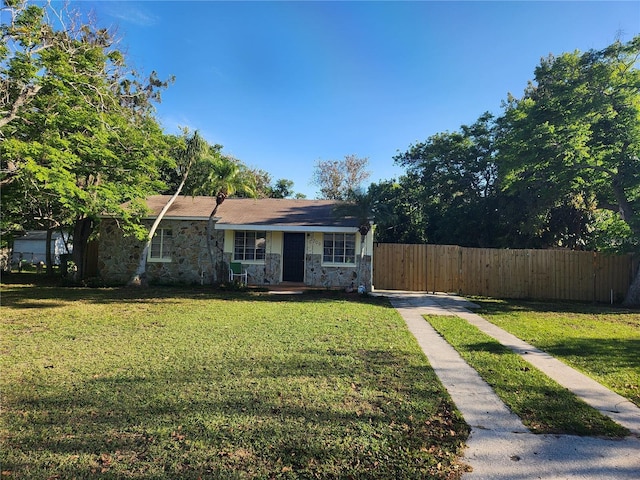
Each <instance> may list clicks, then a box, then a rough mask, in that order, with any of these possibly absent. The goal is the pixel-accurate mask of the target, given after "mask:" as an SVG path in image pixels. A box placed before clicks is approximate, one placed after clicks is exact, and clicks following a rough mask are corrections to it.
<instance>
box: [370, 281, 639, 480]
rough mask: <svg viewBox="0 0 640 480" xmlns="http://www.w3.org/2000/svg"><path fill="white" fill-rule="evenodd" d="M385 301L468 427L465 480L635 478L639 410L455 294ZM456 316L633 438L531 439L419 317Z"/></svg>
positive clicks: (393, 294) (393, 295)
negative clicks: (488, 318) (404, 325)
mask: <svg viewBox="0 0 640 480" xmlns="http://www.w3.org/2000/svg"><path fill="white" fill-rule="evenodd" d="M374 294H375V295H380V296H385V297H388V298H389V300H390V301H391V304H392V305H393V307H394V308H396V309H397V310H398V312H399V313H400V315H401V316H402V317H403V318H404V320H405V321H406V322H407V325H408V328H409V330H410V331H411V333H413V335H414V336H415V337H416V339H417V340H418V343H419V345H420V347H421V348H422V350H423V351H424V353H425V354H426V355H427V358H428V359H429V362H430V363H431V366H432V367H433V369H434V370H435V372H436V374H437V375H438V377H439V378H440V380H441V381H442V383H443V384H444V386H445V387H446V389H447V390H448V392H449V394H450V395H451V398H452V399H453V401H454V403H455V404H456V406H457V407H458V409H459V410H460V412H461V413H462V415H463V417H464V419H465V420H466V422H467V423H468V424H469V425H470V426H471V435H470V437H469V440H468V441H467V446H468V448H467V450H466V452H465V457H464V459H463V460H464V461H465V462H466V463H468V464H469V465H471V467H472V468H473V471H472V472H470V473H467V474H465V475H464V478H465V479H482V480H485V479H487V480H489V479H510V480H518V479H533V478H535V479H549V480H550V479H584V480H587V479H588V480H605V479H611V480H627V479H628V480H631V479H634V480H637V479H640V438H638V437H639V436H640V409H639V408H638V407H636V406H635V405H633V404H632V403H631V402H629V401H628V400H626V399H625V398H624V397H620V396H619V395H617V394H615V393H613V392H611V391H610V390H608V389H606V388H605V387H603V386H602V385H600V384H598V383H597V382H595V381H593V380H591V379H590V378H588V377H585V376H584V375H582V374H580V373H579V372H577V371H575V370H574V369H572V368H570V367H568V366H566V365H565V364H563V363H562V362H559V361H558V360H556V359H554V358H553V357H551V356H549V355H547V354H545V353H544V352H541V351H540V350H538V349H536V348H534V347H532V346H531V345H528V344H527V343H525V342H522V341H521V340H519V339H517V338H516V337H514V336H513V335H510V334H509V333H507V332H505V331H504V330H502V329H500V328H498V327H496V326H495V325H493V324H491V323H489V322H487V321H486V320H484V319H482V318H481V317H480V316H478V315H476V314H474V313H472V312H471V311H470V308H473V306H474V305H473V304H472V303H470V302H468V301H466V300H465V299H463V298H460V297H457V296H453V295H445V294H439V295H430V294H426V293H417V292H399V291H376V292H374ZM426 314H435V315H457V316H460V317H462V318H465V319H466V320H467V321H469V322H470V323H473V324H474V325H476V326H478V327H479V328H480V329H481V330H483V331H484V332H485V333H487V334H488V335H491V336H493V337H494V338H496V339H497V340H499V341H500V342H501V343H504V344H505V345H507V346H509V347H510V348H512V349H513V350H514V351H516V352H517V353H519V354H520V355H522V358H524V359H525V360H527V361H530V363H532V364H533V365H535V366H536V367H537V368H538V369H540V370H542V371H543V372H544V373H546V374H547V375H548V376H550V377H551V378H553V379H554V380H556V381H557V382H558V383H560V384H561V385H563V386H565V387H566V388H569V389H570V390H572V391H573V392H574V393H576V395H578V396H579V397H580V398H583V399H584V400H585V401H586V402H587V403H589V404H590V405H592V406H594V407H595V408H597V409H598V410H600V411H601V412H602V413H604V414H605V415H608V416H610V417H611V418H613V419H614V420H615V421H616V422H618V423H620V424H622V425H624V426H625V427H627V428H628V429H629V430H630V431H632V432H633V434H634V435H632V436H630V437H627V438H625V439H622V440H610V439H602V438H593V437H578V436H571V435H535V434H532V433H529V430H528V429H527V428H526V427H525V426H524V425H523V424H522V422H521V421H520V419H519V417H517V416H516V415H514V414H513V413H512V412H511V411H510V410H509V409H508V408H507V407H506V406H505V405H504V403H502V401H501V400H500V399H499V398H498V396H497V395H496V394H495V393H494V391H493V390H492V389H491V387H489V385H488V384H487V383H486V382H484V380H482V379H481V378H480V376H479V375H478V373H477V372H476V371H475V370H474V369H473V368H471V367H470V366H469V365H467V363H466V362H465V361H464V360H462V358H461V357H460V355H458V353H457V352H456V351H455V349H453V347H451V346H450V345H449V344H448V343H447V342H446V341H445V340H444V339H443V338H442V337H441V336H440V335H439V334H438V333H437V332H436V331H435V330H434V329H433V328H432V327H431V325H429V323H428V322H426V321H425V320H424V319H423V318H422V316H423V315H426Z"/></svg>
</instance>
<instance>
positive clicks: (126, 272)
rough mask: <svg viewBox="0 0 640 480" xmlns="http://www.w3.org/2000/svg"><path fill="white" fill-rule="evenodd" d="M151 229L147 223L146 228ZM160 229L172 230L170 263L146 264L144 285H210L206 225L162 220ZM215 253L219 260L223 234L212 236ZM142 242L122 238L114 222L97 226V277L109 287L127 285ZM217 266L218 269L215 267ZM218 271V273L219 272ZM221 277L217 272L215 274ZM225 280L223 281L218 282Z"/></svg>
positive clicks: (217, 233) (210, 275) (108, 221)
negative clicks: (109, 284)
mask: <svg viewBox="0 0 640 480" xmlns="http://www.w3.org/2000/svg"><path fill="white" fill-rule="evenodd" d="M147 226H148V227H150V226H151V224H150V222H149V224H148V225H147ZM160 228H171V230H172V234H173V235H172V238H173V246H172V250H171V258H172V261H171V262H149V261H148V262H147V281H148V282H149V283H167V284H176V283H179V284H200V283H204V284H211V283H212V269H211V262H210V260H209V252H208V250H207V238H206V236H207V222H206V221H198V220H191V221H182V220H163V221H162V223H161V224H160ZM214 237H215V238H214V240H213V242H214V245H216V244H217V245H218V246H219V247H216V253H217V255H218V256H219V257H220V259H222V244H223V241H224V237H223V235H222V232H218V231H216V232H214ZM143 248H144V242H141V241H139V240H137V239H135V238H133V237H124V235H123V233H122V230H121V229H120V228H119V227H118V225H117V223H116V222H115V221H114V220H107V219H105V220H103V221H102V222H101V225H100V236H99V247H98V274H99V276H100V277H102V278H103V279H104V280H105V281H106V282H108V283H126V282H127V281H128V280H129V279H130V278H131V276H132V275H133V273H134V272H135V270H136V268H137V266H138V261H139V259H140V254H141V253H142V250H143ZM218 266H219V265H218ZM220 270H221V269H220ZM218 275H220V272H218ZM218 280H225V278H218Z"/></svg>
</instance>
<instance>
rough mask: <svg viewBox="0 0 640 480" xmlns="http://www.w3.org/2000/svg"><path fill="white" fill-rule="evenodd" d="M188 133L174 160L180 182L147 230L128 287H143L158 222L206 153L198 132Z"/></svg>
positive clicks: (185, 134) (203, 141)
mask: <svg viewBox="0 0 640 480" xmlns="http://www.w3.org/2000/svg"><path fill="white" fill-rule="evenodd" d="M187 135H188V132H187V131H186V130H185V131H184V135H183V140H184V144H183V145H182V147H183V148H181V149H180V150H179V151H178V153H177V155H176V156H177V158H176V169H177V170H178V172H179V173H180V174H182V181H181V182H180V185H178V188H177V189H176V191H175V193H174V194H173V195H172V196H171V198H170V199H169V201H168V202H167V203H166V205H165V206H164V207H163V208H162V210H161V211H160V213H159V214H158V216H157V217H156V219H155V221H154V222H153V225H152V226H151V230H149V234H148V235H147V241H146V243H145V244H144V248H143V249H142V253H141V254H140V261H139V263H138V268H137V269H136V271H135V273H134V274H133V277H132V278H131V280H129V285H135V286H140V285H143V284H144V283H145V282H144V278H145V274H146V271H147V254H148V252H149V248H151V242H152V241H153V236H154V235H155V233H156V230H157V229H158V226H159V225H160V222H161V221H162V219H163V218H164V216H165V214H166V213H167V211H169V208H171V205H173V203H174V202H175V201H176V199H177V198H178V196H179V195H180V192H181V191H182V189H183V188H184V185H185V183H186V181H187V177H188V176H189V171H190V170H191V167H192V166H193V164H194V163H197V162H198V161H199V160H200V159H201V158H202V157H203V156H204V155H205V154H206V153H207V152H208V151H209V146H208V144H207V142H206V141H205V140H204V139H203V138H202V137H201V136H200V134H199V133H198V131H197V130H196V131H195V132H193V135H192V136H191V137H188V136H187Z"/></svg>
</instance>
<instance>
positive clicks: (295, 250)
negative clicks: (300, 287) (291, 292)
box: [282, 232, 304, 282]
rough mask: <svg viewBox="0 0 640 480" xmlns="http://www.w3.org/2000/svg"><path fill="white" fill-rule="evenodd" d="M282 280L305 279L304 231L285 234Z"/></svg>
mask: <svg viewBox="0 0 640 480" xmlns="http://www.w3.org/2000/svg"><path fill="white" fill-rule="evenodd" d="M282 250H283V252H282V281H283V282H303V281H304V233H286V232H285V234H284V245H283V248H282Z"/></svg>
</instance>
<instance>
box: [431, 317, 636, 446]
mask: <svg viewBox="0 0 640 480" xmlns="http://www.w3.org/2000/svg"><path fill="white" fill-rule="evenodd" d="M425 318H426V320H427V321H428V322H429V323H430V324H431V325H432V326H433V327H434V328H435V329H436V330H437V331H438V333H440V334H441V335H442V336H443V337H444V338H445V339H446V340H447V342H449V343H450V344H451V345H452V346H453V347H454V348H455V349H456V350H457V351H458V353H460V356H462V358H464V360H465V361H466V362H467V363H468V364H469V365H471V366H472V367H473V368H474V369H475V370H476V371H477V372H478V373H479V374H480V376H481V377H482V378H483V379H484V380H485V381H486V382H487V383H488V384H489V385H491V387H492V388H493V389H494V391H495V392H496V394H497V395H498V396H499V397H500V398H501V399H502V401H503V402H504V403H505V404H506V405H507V406H508V407H509V408H510V409H511V411H513V412H514V413H515V414H516V415H518V416H519V417H520V418H521V419H522V422H523V423H524V425H526V426H527V427H528V428H529V429H530V430H531V431H532V432H534V433H558V434H573V435H604V436H610V437H623V436H625V435H628V434H629V431H628V430H627V429H626V428H624V427H622V426H620V425H618V424H617V423H615V422H614V421H613V420H611V419H610V418H609V417H606V416H604V415H603V414H601V413H600V412H598V411H597V410H596V409H594V408H592V407H590V406H589V405H587V404H586V403H585V402H584V401H582V400H580V399H579V398H577V397H576V396H575V395H574V394H573V393H572V392H570V391H569V390H567V389H566V388H564V387H562V386H561V385H559V384H558V383H557V382H555V381H554V380H552V379H551V378H549V377H548V376H546V375H545V374H544V373H542V372H541V371H539V370H538V369H537V368H535V367H534V366H532V365H530V364H529V363H528V362H527V361H525V360H523V359H522V358H520V356H519V355H518V354H516V353H515V352H513V351H512V350H510V349H509V348H508V347H506V346H504V345H502V344H501V343H500V342H498V341H497V340H495V339H494V338H492V337H490V336H489V335H486V334H485V333H483V332H481V331H480V330H479V329H478V328H477V327H476V326H474V325H471V324H469V323H468V322H467V321H466V320H464V319H462V318H460V317H455V316H438V315H425Z"/></svg>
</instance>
